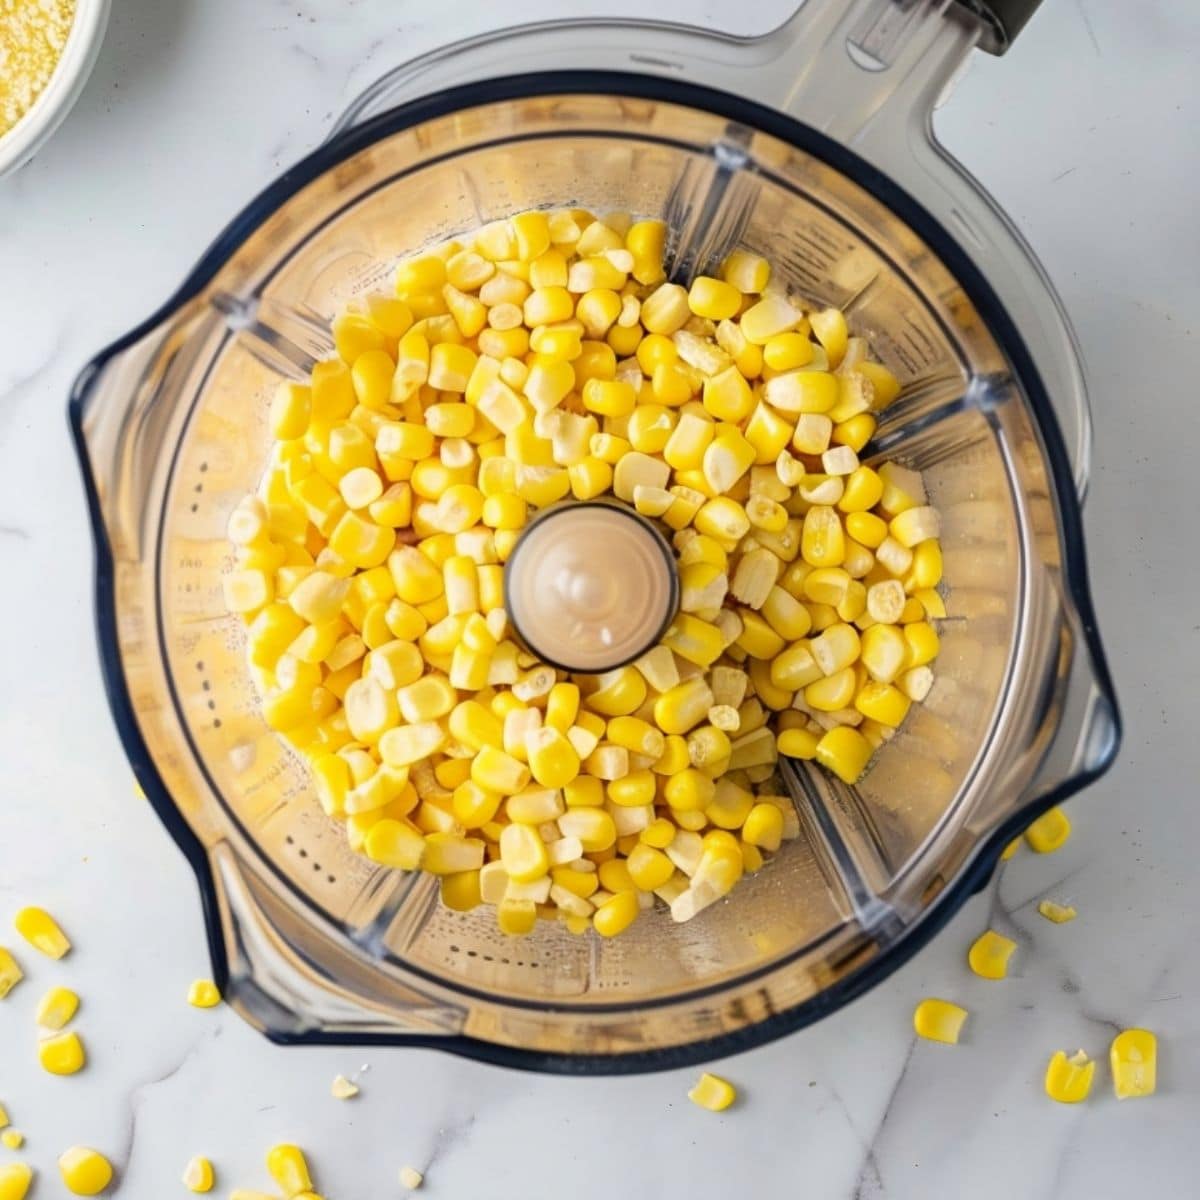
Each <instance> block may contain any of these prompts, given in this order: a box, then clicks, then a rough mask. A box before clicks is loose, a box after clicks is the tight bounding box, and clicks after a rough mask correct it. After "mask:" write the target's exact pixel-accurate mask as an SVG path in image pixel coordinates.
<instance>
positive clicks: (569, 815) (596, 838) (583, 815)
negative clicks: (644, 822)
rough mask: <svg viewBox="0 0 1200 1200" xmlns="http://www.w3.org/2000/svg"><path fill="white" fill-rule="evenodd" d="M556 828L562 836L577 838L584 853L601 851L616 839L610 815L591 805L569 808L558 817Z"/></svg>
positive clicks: (614, 827)
mask: <svg viewBox="0 0 1200 1200" xmlns="http://www.w3.org/2000/svg"><path fill="white" fill-rule="evenodd" d="M597 782H599V781H598V780H597ZM558 828H559V832H560V833H561V834H562V835H563V837H565V838H566V837H574V838H578V839H579V841H580V843H581V844H582V846H583V850H584V853H585V854H598V853H602V852H603V851H605V850H608V849H609V847H611V846H612V845H613V844H614V843H615V842H616V840H617V827H616V825H615V823H614V822H613V818H612V816H611V815H610V814H609V813H607V812H606V811H605V810H604V809H602V808H596V807H595V806H592V805H588V806H585V807H580V808H571V809H569V810H568V811H567V812H565V813H564V814H563V815H562V816H561V817H559V818H558Z"/></svg>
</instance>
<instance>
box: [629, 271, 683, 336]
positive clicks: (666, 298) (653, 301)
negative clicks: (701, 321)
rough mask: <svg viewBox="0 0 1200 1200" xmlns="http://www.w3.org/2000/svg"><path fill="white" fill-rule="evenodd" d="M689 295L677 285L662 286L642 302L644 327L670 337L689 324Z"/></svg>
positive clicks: (664, 284) (667, 284) (666, 284)
mask: <svg viewBox="0 0 1200 1200" xmlns="http://www.w3.org/2000/svg"><path fill="white" fill-rule="evenodd" d="M690 316H691V310H690V308H689V307H688V294H687V292H686V291H685V290H684V289H683V288H681V287H680V286H679V284H677V283H663V284H660V285H659V286H658V287H657V288H656V289H655V290H654V291H653V292H651V293H650V295H649V296H647V297H646V298H645V300H643V301H642V312H641V321H642V325H643V326H644V327H645V328H646V330H647V331H648V332H650V333H661V334H666V335H670V334H672V333H674V332H675V331H676V330H677V329H682V328H683V326H684V325H686V324H687V320H688V317H690Z"/></svg>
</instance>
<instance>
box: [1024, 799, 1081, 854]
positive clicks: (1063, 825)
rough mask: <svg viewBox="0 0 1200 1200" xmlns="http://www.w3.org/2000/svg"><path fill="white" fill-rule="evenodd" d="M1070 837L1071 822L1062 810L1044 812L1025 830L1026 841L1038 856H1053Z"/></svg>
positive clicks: (1053, 809)
mask: <svg viewBox="0 0 1200 1200" xmlns="http://www.w3.org/2000/svg"><path fill="white" fill-rule="evenodd" d="M1070 836H1071V822H1070V821H1068V820H1067V814H1066V813H1065V812H1063V810H1062V809H1061V808H1052V809H1050V810H1049V811H1048V812H1044V813H1043V814H1042V815H1041V816H1040V817H1038V818H1037V820H1036V821H1034V822H1033V824H1032V825H1030V826H1029V828H1028V829H1026V830H1025V840H1026V841H1027V842H1028V843H1029V847H1030V849H1031V850H1036V851H1037V853H1038V854H1053V853H1054V851H1055V850H1058V849H1059V848H1060V847H1061V846H1062V845H1063V844H1064V843H1065V842H1066V840H1067V838H1069V837H1070Z"/></svg>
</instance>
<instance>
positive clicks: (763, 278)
mask: <svg viewBox="0 0 1200 1200" xmlns="http://www.w3.org/2000/svg"><path fill="white" fill-rule="evenodd" d="M721 278H722V279H723V280H725V282H726V283H730V284H732V285H733V286H734V287H735V288H736V289H737V290H738V291H739V292H749V293H751V294H755V293H758V292H761V291H762V290H763V288H765V287H766V286H767V281H768V280H769V279H770V278H771V264H770V263H769V262H767V260H766V259H765V258H763V257H762V255H760V254H751V253H750V252H749V251H748V250H733V251H731V252H730V254H729V256H728V257H727V258H726V259H725V261H724V262H723V263H722V264H721Z"/></svg>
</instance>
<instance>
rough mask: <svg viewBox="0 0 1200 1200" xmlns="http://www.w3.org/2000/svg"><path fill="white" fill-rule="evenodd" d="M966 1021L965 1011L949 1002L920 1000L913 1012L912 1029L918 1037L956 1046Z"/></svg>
mask: <svg viewBox="0 0 1200 1200" xmlns="http://www.w3.org/2000/svg"><path fill="white" fill-rule="evenodd" d="M966 1020H967V1010H966V1009H965V1008H960V1007H959V1006H958V1005H957V1004H952V1003H950V1001H949V1000H932V999H931V1000H922V1001H921V1003H920V1004H918V1005H917V1007H916V1010H915V1011H914V1012H913V1029H914V1030H915V1031H916V1033H917V1036H918V1037H923V1038H926V1039H927V1040H929V1041H931V1042H944V1043H946V1045H949V1046H956V1045H957V1044H958V1037H959V1034H960V1033H961V1032H962V1027H963V1025H964V1024H965V1023H966Z"/></svg>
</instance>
